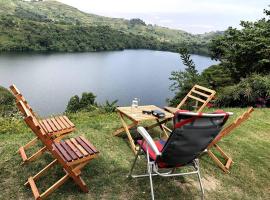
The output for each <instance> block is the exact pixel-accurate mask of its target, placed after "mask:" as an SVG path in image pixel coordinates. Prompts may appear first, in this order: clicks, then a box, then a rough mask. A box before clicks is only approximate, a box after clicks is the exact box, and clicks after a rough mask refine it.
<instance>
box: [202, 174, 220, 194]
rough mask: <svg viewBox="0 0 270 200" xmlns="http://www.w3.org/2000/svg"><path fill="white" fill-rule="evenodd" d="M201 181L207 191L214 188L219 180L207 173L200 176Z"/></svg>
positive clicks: (218, 183)
mask: <svg viewBox="0 0 270 200" xmlns="http://www.w3.org/2000/svg"><path fill="white" fill-rule="evenodd" d="M202 183H203V186H204V189H205V190H207V191H213V190H216V189H217V188H218V186H219V185H220V181H219V180H218V179H216V178H214V177H213V176H209V175H207V176H204V177H203V178H202Z"/></svg>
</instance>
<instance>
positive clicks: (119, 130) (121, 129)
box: [113, 122, 138, 136]
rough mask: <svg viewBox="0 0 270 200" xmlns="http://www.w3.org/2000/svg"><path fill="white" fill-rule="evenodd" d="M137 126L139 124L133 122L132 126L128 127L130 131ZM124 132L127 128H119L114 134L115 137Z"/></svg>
mask: <svg viewBox="0 0 270 200" xmlns="http://www.w3.org/2000/svg"><path fill="white" fill-rule="evenodd" d="M137 124H138V123H136V122H132V123H131V124H130V125H127V127H128V129H131V128H133V127H134V126H137ZM123 131H125V128H124V127H121V128H119V129H117V130H116V131H114V132H113V136H117V135H119V134H120V133H122V132H123Z"/></svg>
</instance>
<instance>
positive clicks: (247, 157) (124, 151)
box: [0, 109, 270, 200]
mask: <svg viewBox="0 0 270 200" xmlns="http://www.w3.org/2000/svg"><path fill="white" fill-rule="evenodd" d="M226 110H230V111H233V112H234V113H235V115H234V116H233V117H232V118H231V120H232V119H233V118H236V117H237V116H239V115H240V114H241V113H242V112H244V109H226ZM69 117H70V118H71V119H72V121H73V122H74V123H75V124H76V126H77V131H76V132H75V133H74V134H73V135H84V136H85V137H86V138H88V139H89V140H90V141H92V143H93V144H94V145H95V146H96V147H97V148H98V149H99V150H100V152H101V154H100V157H99V158H98V159H96V160H94V161H93V162H91V163H90V164H89V165H88V166H87V167H86V168H85V170H84V172H83V174H82V175H83V178H84V180H85V181H86V183H87V185H88V186H89V188H90V192H89V193H87V194H85V193H82V192H81V191H80V190H79V189H78V187H77V186H76V185H75V184H74V183H73V182H72V181H70V180H69V181H68V182H67V183H66V184H65V185H64V186H61V187H60V188H59V189H58V190H57V191H56V192H54V193H53V194H52V195H51V196H49V198H48V199H69V200H71V199H134V200H135V199H150V188H149V182H148V179H147V178H145V179H136V180H135V179H127V178H126V175H127V174H128V171H129V169H130V166H131V163H132V161H133V158H134V155H133V154H132V151H131V149H130V148H129V145H128V143H127V139H126V138H125V137H124V136H122V137H113V136H112V132H113V131H114V130H115V129H116V128H118V127H119V126H120V122H119V119H118V117H117V115H116V114H95V113H78V114H74V115H71V116H69ZM269 122H270V115H269V109H256V110H255V112H254V113H253V114H252V117H251V119H250V120H248V121H247V122H246V123H245V124H243V125H242V126H241V127H240V128H238V129H237V130H235V131H234V132H233V134H231V135H229V136H228V137H227V138H225V139H223V140H222V141H221V142H220V146H222V147H223V148H224V149H226V151H227V153H228V154H229V155H231V156H232V157H233V160H234V162H235V163H234V164H233V166H232V168H231V173H230V174H224V173H223V172H222V171H221V170H220V169H219V168H217V166H215V165H214V164H213V162H212V160H210V159H209V157H208V156H207V155H205V156H203V157H202V158H201V168H202V177H203V179H204V185H205V189H206V199H267V198H269V196H270V190H269V189H270V188H269V178H270V176H269V170H270V162H269V161H270V157H269V148H270V139H269V132H270V123H269ZM32 137H33V134H32V133H31V131H30V130H29V129H28V128H26V126H25V125H24V123H23V122H22V120H17V119H9V118H0V169H1V173H0V179H1V182H0V188H1V193H0V199H33V197H32V193H31V190H30V189H29V188H27V187H24V186H23V184H24V182H25V181H26V180H27V178H28V177H29V176H31V175H33V174H34V173H37V172H38V171H39V170H40V169H41V168H43V167H44V166H45V164H46V163H48V162H49V161H51V160H52V158H51V156H50V155H49V154H46V155H44V156H43V157H41V158H40V159H39V160H37V161H35V162H33V163H30V164H28V165H25V166H21V165H20V162H21V159H20V156H19V155H18V154H17V153H16V151H17V149H18V148H19V147H20V146H21V145H23V144H25V143H26V142H27V141H29V140H30V139H31V138H32ZM143 161H144V160H143V159H141V161H140V162H139V165H138V168H137V170H138V169H141V170H144V169H145V162H143ZM137 170H136V171H137ZM61 175H63V171H62V170H61V169H60V168H59V167H56V168H54V169H52V170H51V171H50V172H49V173H48V174H47V175H46V176H45V177H43V178H41V179H40V181H38V182H37V186H38V187H39V188H41V191H42V189H43V191H44V189H45V188H47V187H48V186H50V185H51V184H52V183H53V182H54V181H55V180H56V178H59V177H60V176H61ZM154 188H155V195H156V199H179V198H181V199H199V190H198V185H197V182H196V179H195V178H194V179H193V177H190V178H181V177H177V178H170V179H169V178H168V179H164V178H158V177H154Z"/></svg>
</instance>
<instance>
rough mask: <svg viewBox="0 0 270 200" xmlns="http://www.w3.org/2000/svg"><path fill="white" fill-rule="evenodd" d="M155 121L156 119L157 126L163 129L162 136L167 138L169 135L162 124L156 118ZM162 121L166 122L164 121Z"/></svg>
mask: <svg viewBox="0 0 270 200" xmlns="http://www.w3.org/2000/svg"><path fill="white" fill-rule="evenodd" d="M156 121H157V123H158V125H159V128H160V129H161V130H162V131H163V133H164V136H165V137H166V139H168V137H169V135H168V133H167V131H166V130H165V128H164V127H163V124H162V123H160V121H159V120H158V119H156ZM164 123H166V122H164Z"/></svg>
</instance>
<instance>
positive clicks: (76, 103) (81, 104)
mask: <svg viewBox="0 0 270 200" xmlns="http://www.w3.org/2000/svg"><path fill="white" fill-rule="evenodd" d="M95 99H96V96H95V95H94V94H93V93H92V92H89V93H88V92H84V93H83V94H82V97H81V98H80V97H79V96H78V95H75V96H73V97H71V98H70V100H69V102H68V105H67V108H66V112H71V113H75V112H78V111H81V110H86V111H92V110H95V109H97V104H96V102H95Z"/></svg>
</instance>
